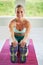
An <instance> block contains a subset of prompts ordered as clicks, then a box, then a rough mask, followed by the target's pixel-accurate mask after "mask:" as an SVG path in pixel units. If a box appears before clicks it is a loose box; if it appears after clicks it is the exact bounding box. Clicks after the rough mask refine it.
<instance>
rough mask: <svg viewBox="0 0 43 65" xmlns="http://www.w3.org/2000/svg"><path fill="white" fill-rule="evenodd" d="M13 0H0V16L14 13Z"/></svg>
mask: <svg viewBox="0 0 43 65" xmlns="http://www.w3.org/2000/svg"><path fill="white" fill-rule="evenodd" d="M14 7H15V0H0V16H4V15H7V16H13V15H14Z"/></svg>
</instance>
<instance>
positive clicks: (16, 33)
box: [9, 5, 31, 63]
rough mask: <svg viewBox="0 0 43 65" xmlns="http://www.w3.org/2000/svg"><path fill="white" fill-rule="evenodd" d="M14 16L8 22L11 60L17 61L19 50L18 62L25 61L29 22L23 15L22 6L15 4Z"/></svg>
mask: <svg viewBox="0 0 43 65" xmlns="http://www.w3.org/2000/svg"><path fill="white" fill-rule="evenodd" d="M15 13H16V17H15V18H14V19H13V20H11V22H10V23H9V29H10V32H11V37H12V40H13V42H12V44H11V46H10V52H11V61H12V62H17V60H18V58H17V53H18V51H19V52H20V62H23V63H24V62H26V56H27V53H28V52H27V46H26V45H27V43H26V41H27V39H28V36H29V33H30V28H31V25H30V22H29V21H28V20H27V19H26V18H25V17H24V8H23V6H22V5H17V6H16V9H15Z"/></svg>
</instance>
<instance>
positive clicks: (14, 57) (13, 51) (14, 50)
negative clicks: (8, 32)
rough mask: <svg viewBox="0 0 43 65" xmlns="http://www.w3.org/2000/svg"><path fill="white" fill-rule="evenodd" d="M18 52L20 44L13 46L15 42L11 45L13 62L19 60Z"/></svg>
mask: <svg viewBox="0 0 43 65" xmlns="http://www.w3.org/2000/svg"><path fill="white" fill-rule="evenodd" d="M17 52H18V45H17V46H16V47H14V46H13V43H12V44H11V46H10V53H11V62H13V63H15V62H17Z"/></svg>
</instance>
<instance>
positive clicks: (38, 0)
mask: <svg viewBox="0 0 43 65" xmlns="http://www.w3.org/2000/svg"><path fill="white" fill-rule="evenodd" d="M25 10H26V15H27V16H43V0H26V3H25Z"/></svg>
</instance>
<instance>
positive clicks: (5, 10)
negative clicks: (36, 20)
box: [0, 0, 43, 16]
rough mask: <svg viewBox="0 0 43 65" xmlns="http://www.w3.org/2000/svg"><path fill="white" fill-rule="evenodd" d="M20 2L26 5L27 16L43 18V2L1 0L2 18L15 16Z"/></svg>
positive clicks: (38, 0) (33, 0)
mask: <svg viewBox="0 0 43 65" xmlns="http://www.w3.org/2000/svg"><path fill="white" fill-rule="evenodd" d="M19 2H22V4H23V5H24V7H25V11H26V16H43V0H0V16H4V15H6V16H14V15H15V5H16V4H18V3H19Z"/></svg>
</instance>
